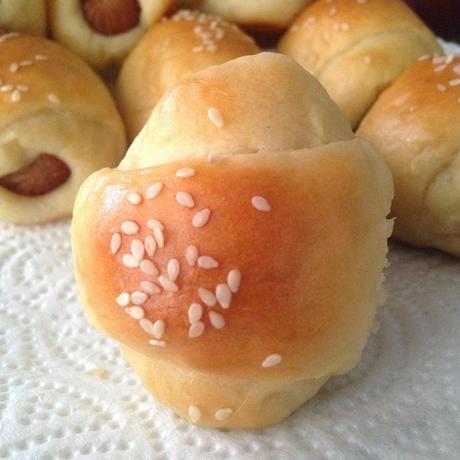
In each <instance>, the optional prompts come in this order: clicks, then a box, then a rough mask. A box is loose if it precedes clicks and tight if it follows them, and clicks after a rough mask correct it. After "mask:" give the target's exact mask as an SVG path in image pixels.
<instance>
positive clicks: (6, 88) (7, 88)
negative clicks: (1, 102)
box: [0, 83, 13, 93]
mask: <svg viewBox="0 0 460 460" xmlns="http://www.w3.org/2000/svg"><path fill="white" fill-rule="evenodd" d="M12 89H13V85H10V84H9V83H8V84H6V85H2V86H0V91H1V92H2V93H6V92H8V91H11V90H12Z"/></svg>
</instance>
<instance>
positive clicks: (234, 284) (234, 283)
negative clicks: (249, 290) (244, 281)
mask: <svg viewBox="0 0 460 460" xmlns="http://www.w3.org/2000/svg"><path fill="white" fill-rule="evenodd" d="M240 283H241V272H240V271H239V270H230V271H229V272H228V275H227V284H228V287H229V288H230V290H231V291H232V292H233V293H235V292H238V289H239V288H240Z"/></svg>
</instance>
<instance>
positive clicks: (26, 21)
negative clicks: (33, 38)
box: [0, 0, 46, 35]
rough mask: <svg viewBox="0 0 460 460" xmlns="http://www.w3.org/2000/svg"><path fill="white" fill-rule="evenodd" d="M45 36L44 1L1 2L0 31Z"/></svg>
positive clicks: (14, 0)
mask: <svg viewBox="0 0 460 460" xmlns="http://www.w3.org/2000/svg"><path fill="white" fill-rule="evenodd" d="M2 28H3V29H6V30H7V31H9V32H24V33H28V34H32V35H46V0H32V1H30V0H2V1H1V2H0V29H2Z"/></svg>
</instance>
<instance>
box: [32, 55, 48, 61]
mask: <svg viewBox="0 0 460 460" xmlns="http://www.w3.org/2000/svg"><path fill="white" fill-rule="evenodd" d="M34 58H35V60H36V61H47V60H48V56H44V55H43V54H36V55H35V56H34Z"/></svg>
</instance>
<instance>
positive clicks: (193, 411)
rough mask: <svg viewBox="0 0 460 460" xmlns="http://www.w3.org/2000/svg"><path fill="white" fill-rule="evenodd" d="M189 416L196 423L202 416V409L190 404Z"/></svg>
mask: <svg viewBox="0 0 460 460" xmlns="http://www.w3.org/2000/svg"><path fill="white" fill-rule="evenodd" d="M188 416H189V417H190V420H191V421H192V422H193V423H196V422H198V420H200V418H201V411H200V409H198V407H196V406H188Z"/></svg>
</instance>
